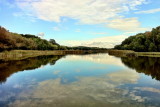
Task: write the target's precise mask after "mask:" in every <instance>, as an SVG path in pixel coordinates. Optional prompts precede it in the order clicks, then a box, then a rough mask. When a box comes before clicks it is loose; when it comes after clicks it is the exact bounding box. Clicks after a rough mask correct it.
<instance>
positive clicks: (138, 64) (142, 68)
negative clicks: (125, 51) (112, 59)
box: [121, 57, 160, 80]
mask: <svg viewBox="0 0 160 107" xmlns="http://www.w3.org/2000/svg"><path fill="white" fill-rule="evenodd" d="M121 61H122V62H123V64H125V65H126V66H127V67H129V68H132V69H135V70H136V71H137V72H138V73H144V74H146V75H150V76H152V78H154V79H156V80H160V57H122V58H121Z"/></svg>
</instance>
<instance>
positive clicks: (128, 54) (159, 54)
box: [108, 49, 160, 57]
mask: <svg viewBox="0 0 160 107" xmlns="http://www.w3.org/2000/svg"><path fill="white" fill-rule="evenodd" d="M108 54H109V55H113V56H117V57H139V56H148V57H160V52H135V51H132V50H114V49H113V50H108Z"/></svg>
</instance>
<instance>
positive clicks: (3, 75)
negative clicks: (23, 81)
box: [0, 56, 63, 83]
mask: <svg viewBox="0 0 160 107" xmlns="http://www.w3.org/2000/svg"><path fill="white" fill-rule="evenodd" d="M62 57H63V56H38V57H33V58H28V59H23V60H17V61H0V83H3V82H5V81H6V79H7V78H8V77H10V75H12V74H13V73H16V72H20V71H24V70H32V69H36V68H39V67H41V66H43V65H46V64H48V63H50V64H51V65H54V64H55V63H56V61H57V60H59V59H60V58H62Z"/></svg>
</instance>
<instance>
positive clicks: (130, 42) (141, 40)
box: [114, 26, 160, 52]
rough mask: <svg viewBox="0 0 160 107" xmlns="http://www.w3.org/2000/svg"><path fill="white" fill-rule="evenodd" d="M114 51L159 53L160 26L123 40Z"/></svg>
mask: <svg viewBox="0 0 160 107" xmlns="http://www.w3.org/2000/svg"><path fill="white" fill-rule="evenodd" d="M114 49H119V50H134V51H137V52H160V26H158V27H156V28H153V29H152V31H147V32H145V33H138V34H136V35H134V36H130V37H128V38H127V39H125V40H124V41H123V42H122V43H121V44H120V45H116V46H115V47H114Z"/></svg>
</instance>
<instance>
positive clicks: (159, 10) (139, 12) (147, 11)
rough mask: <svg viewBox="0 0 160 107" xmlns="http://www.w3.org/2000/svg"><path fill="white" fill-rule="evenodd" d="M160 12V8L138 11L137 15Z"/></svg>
mask: <svg viewBox="0 0 160 107" xmlns="http://www.w3.org/2000/svg"><path fill="white" fill-rule="evenodd" d="M157 12H160V8H157V9H151V10H144V11H137V12H135V13H136V14H151V13H157Z"/></svg>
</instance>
